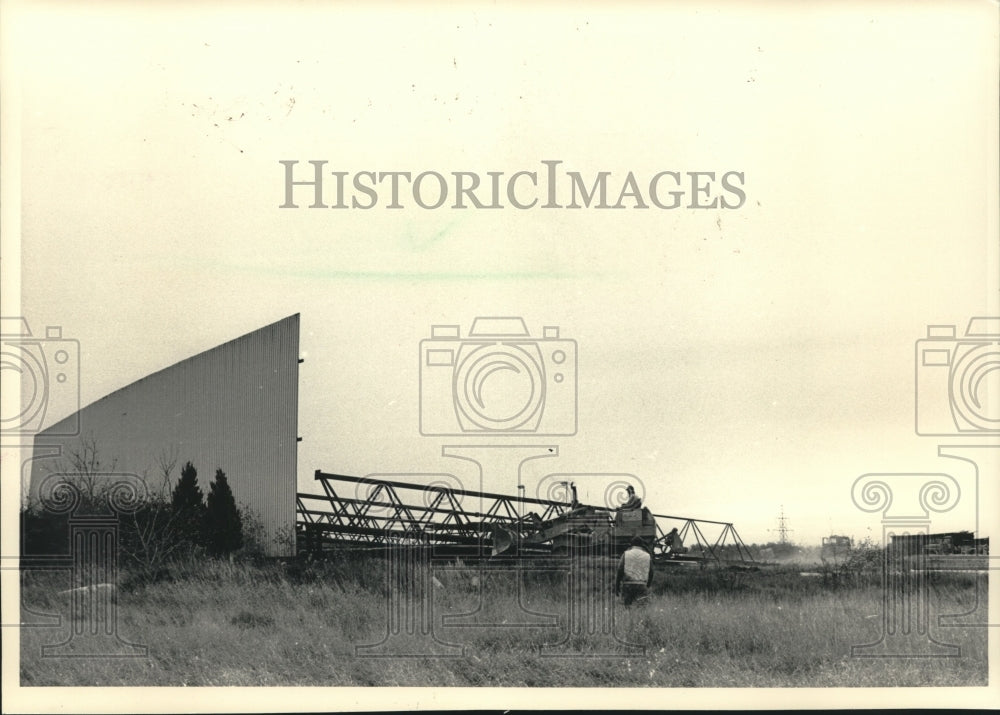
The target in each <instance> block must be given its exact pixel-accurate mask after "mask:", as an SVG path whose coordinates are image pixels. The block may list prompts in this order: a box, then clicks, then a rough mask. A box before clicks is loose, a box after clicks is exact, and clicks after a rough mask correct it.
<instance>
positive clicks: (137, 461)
mask: <svg viewBox="0 0 1000 715" xmlns="http://www.w3.org/2000/svg"><path fill="white" fill-rule="evenodd" d="M298 366H299V315H298V314H297V313H296V314H295V315H291V316H289V317H287V318H284V319H283V320H279V321H277V322H275V323H272V324H270V325H267V326H265V327H263V328H260V329H258V330H254V331H253V332H251V333H247V334H246V335H243V336H241V337H238V338H236V339H234V340H230V341H229V342H227V343H224V344H222V345H219V346H217V347H214V348H212V349H210V350H207V351H205V352H202V353H199V354H198V355H195V356H193V357H190V358H187V359H186V360H183V361H181V362H179V363H176V364H174V365H171V366H170V367H167V368H164V369H163V370H160V371H158V372H156V373H153V374H151V375H149V376H147V377H144V378H142V379H141V380H138V381H136V382H134V383H132V384H130V385H127V386H126V387H123V388H121V389H119V390H116V391H115V392H112V393H111V394H109V395H107V396H106V397H103V398H101V399H99V400H97V401H96V402H94V403H92V404H90V405H88V406H86V407H84V408H83V409H81V410H79V411H78V412H77V413H75V414H73V415H70V416H69V417H67V418H65V419H64V420H61V421H60V422H58V423H55V424H53V425H51V426H49V427H48V428H47V429H45V430H43V431H41V432H39V433H38V434H37V435H36V436H35V439H34V451H33V456H32V459H31V461H30V464H29V465H28V466H27V467H26V468H25V472H26V474H29V475H30V477H29V478H30V482H29V488H28V493H29V498H32V499H37V498H38V495H39V486H40V485H41V484H42V482H43V480H45V479H46V478H47V477H50V476H52V475H59V474H67V473H70V474H71V473H73V472H74V470H76V469H77V467H75V466H74V463H75V462H78V461H79V458H80V456H81V455H82V456H84V457H85V458H87V457H89V458H91V465H90V468H92V469H94V470H96V471H105V472H113V473H128V474H134V475H138V476H139V477H141V478H142V479H143V480H144V481H145V483H146V486H147V488H148V489H149V490H150V491H162V490H164V489H169V488H172V486H173V485H174V484H176V482H177V479H178V477H179V475H180V470H181V467H182V466H183V465H184V464H185V463H186V462H188V461H190V462H191V463H192V464H193V465H194V466H195V468H196V469H197V470H198V483H199V486H200V487H201V489H202V491H203V492H204V493H205V494H206V495H207V493H208V490H209V483H210V482H211V481H212V479H213V478H214V477H215V473H216V470H217V469H222V470H223V472H225V474H226V477H227V479H228V481H229V484H230V487H231V488H232V490H233V496H234V497H235V499H236V501H237V504H238V505H239V506H240V507H241V508H242V509H243V510H244V513H245V514H246V515H247V516H248V517H249V518H250V521H251V522H253V523H255V524H258V525H259V526H260V534H259V535H258V536H259V538H260V540H261V542H262V546H263V547H264V551H265V552H266V553H267V554H268V555H271V556H291V555H294V553H295V539H294V531H295V498H294V495H295V483H296V469H297V451H298V445H297V442H298V435H297V430H298ZM68 433H69V434H68ZM170 460H174V465H175V466H174V469H173V472H172V474H171V475H170V477H169V479H166V480H165V479H164V477H163V464H164V463H165V462H169V461H170ZM77 466H78V465H77Z"/></svg>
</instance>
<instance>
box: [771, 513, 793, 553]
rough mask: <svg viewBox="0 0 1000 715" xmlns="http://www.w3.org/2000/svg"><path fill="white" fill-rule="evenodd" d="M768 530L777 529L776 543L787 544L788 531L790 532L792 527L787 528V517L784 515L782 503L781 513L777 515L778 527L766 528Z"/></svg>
mask: <svg viewBox="0 0 1000 715" xmlns="http://www.w3.org/2000/svg"><path fill="white" fill-rule="evenodd" d="M768 531H777V532H778V543H779V544H787V543H788V535H789V534H790V533H792V531H793V529H789V528H788V517H786V516H785V505H784V504H782V505H781V514H780V515H779V516H778V528H777V529H768Z"/></svg>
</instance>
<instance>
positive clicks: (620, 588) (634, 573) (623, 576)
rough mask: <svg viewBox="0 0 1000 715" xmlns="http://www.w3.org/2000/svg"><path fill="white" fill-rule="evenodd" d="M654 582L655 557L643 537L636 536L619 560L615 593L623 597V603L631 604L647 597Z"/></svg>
mask: <svg viewBox="0 0 1000 715" xmlns="http://www.w3.org/2000/svg"><path fill="white" fill-rule="evenodd" d="M652 583H653V557H652V555H651V554H650V553H649V551H647V550H646V547H645V544H644V543H643V541H642V538H640V537H638V536H634V537H632V543H631V545H630V546H629V547H628V549H626V550H625V553H623V554H622V557H621V559H619V560H618V574H617V575H616V576H615V593H616V594H618V595H620V596H621V597H622V603H624V604H625V605H626V606H631V605H632V604H633V603H635V602H636V601H640V600H644V599H646V598H647V596H648V594H649V587H650V585H652Z"/></svg>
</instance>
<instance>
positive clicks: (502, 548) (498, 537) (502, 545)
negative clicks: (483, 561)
mask: <svg viewBox="0 0 1000 715" xmlns="http://www.w3.org/2000/svg"><path fill="white" fill-rule="evenodd" d="M515 541H516V539H515V537H514V534H512V533H511V532H510V531H509V530H507V529H505V528H503V527H502V526H494V527H493V556H498V555H499V554H502V553H504V552H506V551H509V550H510V548H511V547H512V546H513V545H514V542H515Z"/></svg>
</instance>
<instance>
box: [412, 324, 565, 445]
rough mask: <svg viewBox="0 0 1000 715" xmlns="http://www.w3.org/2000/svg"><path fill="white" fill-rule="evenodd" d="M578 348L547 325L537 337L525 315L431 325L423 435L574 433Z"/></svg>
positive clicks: (423, 378) (424, 351)
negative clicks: (466, 327) (465, 326)
mask: <svg viewBox="0 0 1000 715" xmlns="http://www.w3.org/2000/svg"><path fill="white" fill-rule="evenodd" d="M576 361H577V348H576V341H575V340H568V339H564V338H560V337H559V328H558V327H556V326H546V327H543V328H542V335H541V337H532V336H531V335H530V334H529V332H528V328H527V326H526V325H525V323H524V320H523V319H522V318H519V317H478V318H476V319H475V320H473V322H472V328H471V329H470V331H469V335H468V337H466V338H463V337H462V335H461V327H460V326H458V325H434V326H431V337H430V338H427V339H425V340H422V341H421V342H420V394H419V402H420V434H422V435H428V436H430V435H436V436H462V435H477V436H482V435H491V434H498V435H503V434H516V435H524V434H533V435H543V436H554V435H574V434H576V430H577V392H576V390H577V376H576Z"/></svg>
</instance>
